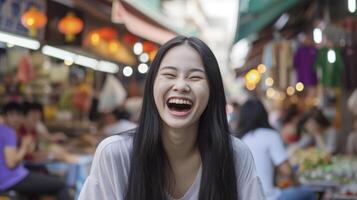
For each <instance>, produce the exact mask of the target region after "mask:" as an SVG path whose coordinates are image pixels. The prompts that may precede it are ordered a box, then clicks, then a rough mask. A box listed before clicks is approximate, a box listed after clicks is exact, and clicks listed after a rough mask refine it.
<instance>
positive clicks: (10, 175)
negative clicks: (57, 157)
mask: <svg viewBox="0 0 357 200" xmlns="http://www.w3.org/2000/svg"><path fill="white" fill-rule="evenodd" d="M21 111H22V110H21V105H20V104H18V103H8V104H6V105H5V106H4V123H5V124H0V152H1V153H0V192H3V191H6V190H14V191H17V192H19V193H20V194H22V195H25V196H28V197H34V196H38V195H44V194H50V195H56V196H57V198H58V200H68V199H71V197H70V195H69V193H68V189H67V188H66V185H65V184H64V182H62V181H61V180H60V179H58V178H56V177H52V176H48V175H44V174H39V173H35V172H29V171H28V170H27V169H26V168H25V167H24V165H23V163H22V162H23V159H24V157H25V155H26V153H27V152H28V151H29V150H31V149H32V148H33V145H32V143H33V139H32V137H31V136H30V135H27V136H25V137H23V138H22V140H21V145H20V146H19V147H17V138H16V133H15V130H14V128H16V127H18V126H19V124H20V123H21V117H22V116H21V115H22V113H21Z"/></svg>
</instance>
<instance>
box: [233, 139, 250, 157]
mask: <svg viewBox="0 0 357 200" xmlns="http://www.w3.org/2000/svg"><path fill="white" fill-rule="evenodd" d="M231 141H232V148H233V155H234V157H235V158H238V159H239V160H242V159H246V158H250V157H252V154H251V152H250V150H249V148H248V146H247V145H246V144H244V143H243V142H242V141H241V140H240V139H238V138H236V137H233V136H231Z"/></svg>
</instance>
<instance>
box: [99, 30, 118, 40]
mask: <svg viewBox="0 0 357 200" xmlns="http://www.w3.org/2000/svg"><path fill="white" fill-rule="evenodd" d="M98 33H99V35H100V37H101V38H102V39H103V40H105V41H110V40H114V39H117V38H118V31H117V30H116V29H115V28H112V27H102V28H100V29H99V30H98Z"/></svg>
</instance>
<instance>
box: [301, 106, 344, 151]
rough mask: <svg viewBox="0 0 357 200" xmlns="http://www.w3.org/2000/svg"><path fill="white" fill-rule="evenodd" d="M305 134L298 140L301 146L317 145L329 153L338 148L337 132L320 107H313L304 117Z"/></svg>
mask: <svg viewBox="0 0 357 200" xmlns="http://www.w3.org/2000/svg"><path fill="white" fill-rule="evenodd" d="M301 124H302V128H303V130H302V131H304V132H306V133H305V134H304V135H302V137H301V139H300V140H299V142H298V147H299V148H308V147H316V148H317V149H320V150H322V151H324V152H326V153H328V154H334V153H336V150H337V133H336V130H335V128H333V127H332V126H331V123H330V121H329V120H328V119H327V118H326V117H325V115H324V114H323V112H322V110H321V109H319V108H311V110H310V111H308V112H307V113H306V114H305V116H304V117H303V119H302V122H301Z"/></svg>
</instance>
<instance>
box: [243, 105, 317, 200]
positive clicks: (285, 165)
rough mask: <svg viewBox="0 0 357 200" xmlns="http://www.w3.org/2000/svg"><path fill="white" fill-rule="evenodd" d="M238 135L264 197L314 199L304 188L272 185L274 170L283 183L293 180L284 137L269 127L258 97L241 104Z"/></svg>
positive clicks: (272, 199)
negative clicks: (246, 147) (248, 151)
mask: <svg viewBox="0 0 357 200" xmlns="http://www.w3.org/2000/svg"><path fill="white" fill-rule="evenodd" d="M239 137H241V138H242V141H243V142H244V143H245V144H246V145H247V146H248V147H249V149H250V151H251V152H252V154H253V158H254V161H255V165H256V167H257V173H258V176H259V177H260V179H261V180H262V183H263V189H264V193H265V195H266V198H267V200H284V199H286V200H313V199H316V197H315V194H314V193H313V192H312V191H310V190H309V189H307V188H303V187H290V188H287V189H283V190H282V189H279V188H278V187H276V186H275V185H274V174H275V171H276V170H277V172H278V174H279V175H280V178H281V179H282V180H283V182H285V184H287V185H292V184H294V182H295V180H294V177H293V171H292V168H291V166H290V164H289V162H288V157H287V153H286V151H285V148H284V144H283V140H282V138H281V137H280V135H279V133H278V132H276V131H275V130H274V129H272V128H271V126H270V124H269V122H268V113H267V111H266V110H265V108H264V105H263V104H262V103H261V102H260V101H259V100H257V99H250V100H248V101H247V102H246V103H245V104H244V105H243V106H242V107H241V110H240V121H239Z"/></svg>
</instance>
